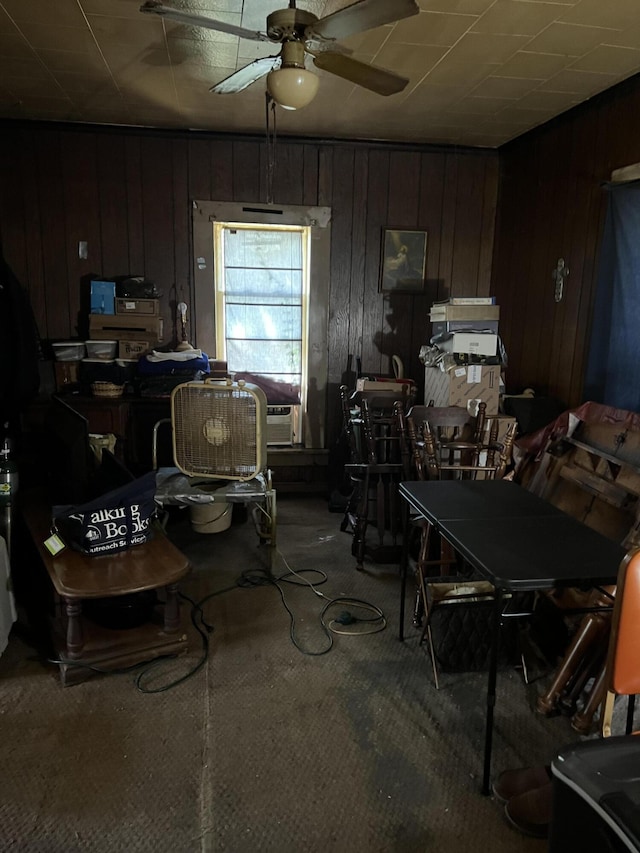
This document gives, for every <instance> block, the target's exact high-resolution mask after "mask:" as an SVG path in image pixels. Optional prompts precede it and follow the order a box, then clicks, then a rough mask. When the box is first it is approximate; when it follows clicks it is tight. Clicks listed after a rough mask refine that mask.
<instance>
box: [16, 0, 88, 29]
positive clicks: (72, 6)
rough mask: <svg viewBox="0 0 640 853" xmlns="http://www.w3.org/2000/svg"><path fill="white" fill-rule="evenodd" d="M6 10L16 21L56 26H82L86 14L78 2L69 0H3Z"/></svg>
mask: <svg viewBox="0 0 640 853" xmlns="http://www.w3.org/2000/svg"><path fill="white" fill-rule="evenodd" d="M2 6H3V8H4V10H5V11H6V12H7V13H8V14H9V16H10V17H11V18H13V20H14V21H18V22H20V21H27V22H29V23H32V22H37V23H38V24H50V25H51V26H54V27H82V26H84V25H85V20H84V15H83V14H82V10H81V8H80V6H79V5H78V3H75V2H68V0H56V2H54V3H52V2H50V0H2Z"/></svg>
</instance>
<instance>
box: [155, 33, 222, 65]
mask: <svg viewBox="0 0 640 853" xmlns="http://www.w3.org/2000/svg"><path fill="white" fill-rule="evenodd" d="M235 41H236V43H235V44H222V43H219V42H213V41H200V42H196V41H192V40H191V39H178V38H172V39H167V42H168V48H169V56H170V58H171V62H172V63H174V64H176V65H180V64H181V63H183V62H188V63H192V64H194V65H216V66H220V67H222V68H233V69H235V68H236V63H237V61H238V40H237V39H236V40H235Z"/></svg>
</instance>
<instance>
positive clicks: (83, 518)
mask: <svg viewBox="0 0 640 853" xmlns="http://www.w3.org/2000/svg"><path fill="white" fill-rule="evenodd" d="M155 492H156V475H155V471H151V472H149V473H148V474H145V475H144V476H143V477H140V478H138V479H137V480H133V482H131V483H127V484H126V485H125V486H121V487H120V488H118V489H114V490H113V491H111V492H107V494H105V495H101V496H100V497H99V498H95V499H94V500H92V501H90V502H88V503H86V504H83V505H81V506H56V507H53V524H54V527H55V529H56V530H57V532H58V533H59V535H60V536H61V537H62V539H63V540H64V541H65V543H66V544H67V545H69V546H71V547H72V548H74V549H75V550H76V551H80V552H82V553H83V554H87V555H89V556H91V557H97V556H99V555H101V554H115V553H117V552H118V551H126V549H127V548H131V547H132V546H133V545H141V544H142V543H143V542H146V541H147V540H149V539H151V537H152V536H153V528H152V526H151V522H152V520H153V518H154V516H155V514H156V509H157V507H156V503H155V500H154V496H155Z"/></svg>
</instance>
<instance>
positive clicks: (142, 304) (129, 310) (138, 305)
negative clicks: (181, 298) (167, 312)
mask: <svg viewBox="0 0 640 853" xmlns="http://www.w3.org/2000/svg"><path fill="white" fill-rule="evenodd" d="M116 314H140V315H143V316H147V317H157V316H158V315H159V314H160V300H159V299H129V298H120V297H118V298H117V299H116Z"/></svg>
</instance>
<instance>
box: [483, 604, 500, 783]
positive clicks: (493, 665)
mask: <svg viewBox="0 0 640 853" xmlns="http://www.w3.org/2000/svg"><path fill="white" fill-rule="evenodd" d="M502 604H503V592H502V589H500V588H498V587H496V593H495V599H494V602H493V613H492V626H491V655H490V659H489V678H488V684H487V722H486V729H485V736H484V770H483V775H482V793H483V794H484V795H485V796H488V795H489V794H490V793H491V749H492V746H493V712H494V709H495V705H496V683H497V674H498V649H499V647H500V623H501V621H502Z"/></svg>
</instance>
